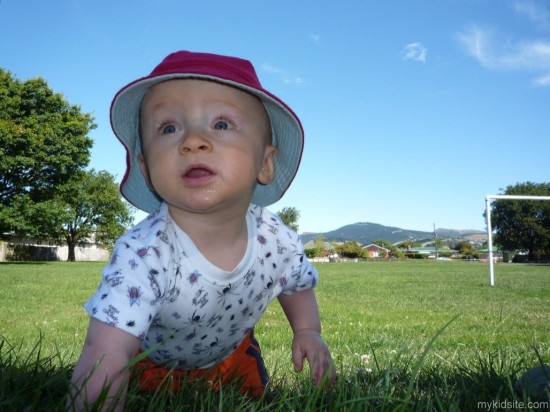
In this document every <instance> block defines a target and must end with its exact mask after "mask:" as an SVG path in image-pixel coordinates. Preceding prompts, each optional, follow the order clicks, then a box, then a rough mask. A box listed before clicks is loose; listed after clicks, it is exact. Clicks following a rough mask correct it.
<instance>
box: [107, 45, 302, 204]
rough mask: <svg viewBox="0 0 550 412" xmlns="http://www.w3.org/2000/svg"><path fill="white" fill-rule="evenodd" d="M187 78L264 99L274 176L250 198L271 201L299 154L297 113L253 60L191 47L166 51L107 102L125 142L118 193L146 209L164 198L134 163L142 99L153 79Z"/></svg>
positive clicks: (294, 169)
mask: <svg viewBox="0 0 550 412" xmlns="http://www.w3.org/2000/svg"><path fill="white" fill-rule="evenodd" d="M188 78H192V79H204V80H211V81H215V82H219V83H222V84H225V85H229V86H233V87H236V88H239V89H241V90H244V91H245V92H248V93H251V94H253V95H255V96H257V97H258V98H259V99H260V101H261V102H262V103H263V105H264V107H265V110H266V111H267V113H268V115H269V119H270V121H271V135H272V144H273V145H274V146H276V147H277V154H276V156H275V162H274V163H275V177H274V179H273V181H272V182H271V183H269V184H267V185H262V184H259V183H258V184H257V185H256V189H255V191H254V195H253V197H252V203H254V204H257V205H259V206H268V205H270V204H273V203H275V202H276V201H277V200H279V199H280V198H281V197H282V196H283V194H284V193H285V192H286V190H287V189H288V187H289V186H290V183H291V182H292V180H294V176H295V175H296V172H297V171H298V166H299V165H300V160H301V158H302V151H303V145H304V131H303V128H302V124H301V123H300V120H299V119H298V116H296V114H295V113H294V112H293V111H292V110H291V109H290V107H288V106H287V105H286V104H285V103H284V102H283V101H282V100H281V99H279V98H278V97H276V96H275V95H273V94H271V93H270V92H268V91H267V90H265V89H264V88H263V87H262V85H261V84H260V81H259V80H258V76H257V75H256V71H255V70H254V66H253V65H252V63H250V62H249V61H248V60H244V59H240V58H237V57H229V56H222V55H217V54H211V53H195V52H190V51H178V52H175V53H172V54H170V55H168V56H167V57H166V58H165V59H164V60H163V61H162V62H161V63H160V64H159V65H158V66H157V67H155V68H154V69H153V71H152V72H151V74H149V75H148V76H145V77H142V78H140V79H137V80H135V81H133V82H131V83H129V84H128V85H126V86H124V87H123V88H122V89H121V90H120V91H119V92H118V93H117V94H116V95H115V97H114V99H113V102H112V103H111V127H112V129H113V131H114V133H115V135H116V136H117V137H118V139H119V140H120V141H121V142H122V144H123V145H124V147H125V148H126V173H125V175H124V178H123V179H122V183H121V184H120V191H121V193H122V195H123V196H124V197H125V198H126V199H127V200H128V201H129V202H130V203H132V204H133V205H134V206H136V207H138V208H139V209H141V210H144V211H146V212H148V213H151V212H154V211H155V210H156V209H158V207H159V206H160V204H161V202H162V199H161V198H159V197H158V195H157V194H156V193H155V192H154V191H153V190H151V189H150V188H149V186H148V185H147V183H146V181H145V178H144V177H143V174H142V173H141V170H140V167H139V164H138V155H139V154H140V153H141V144H140V139H139V115H140V108H141V102H142V101H143V97H144V96H145V94H146V93H147V91H148V90H149V88H151V87H152V86H154V85H155V84H157V83H160V82H163V81H166V80H172V79H188Z"/></svg>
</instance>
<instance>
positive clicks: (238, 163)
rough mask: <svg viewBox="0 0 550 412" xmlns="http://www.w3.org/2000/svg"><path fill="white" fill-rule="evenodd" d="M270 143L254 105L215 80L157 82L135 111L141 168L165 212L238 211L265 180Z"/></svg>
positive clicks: (257, 103)
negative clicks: (138, 121)
mask: <svg viewBox="0 0 550 412" xmlns="http://www.w3.org/2000/svg"><path fill="white" fill-rule="evenodd" d="M270 139H271V131H270V125H269V118H268V116H267V113H266V111H265V109H264V107H263V105H262V103H261V102H260V101H259V100H258V99H257V98H256V97H255V96H253V95H251V94H248V93H246V92H243V91H241V90H239V89H236V88H233V87H229V86H225V85H222V84H219V83H214V82H210V81H205V80H189V79H186V80H170V81H167V82H163V83H160V84H157V85H156V86H154V87H152V88H151V89H150V90H149V91H148V93H147V95H146V96H145V98H144V100H143V103H142V106H141V141H142V149H143V154H142V156H140V164H141V169H142V172H143V173H144V175H145V177H146V179H148V181H149V183H150V185H151V186H152V188H153V189H154V190H155V191H156V192H157V194H158V195H159V196H160V197H162V198H163V199H164V200H165V201H166V202H167V203H168V205H169V207H170V208H171V212H172V215H174V213H177V212H178V211H185V212H195V213H206V212H211V211H218V210H227V208H231V207H240V208H243V207H244V208H245V210H246V208H247V207H248V205H249V203H250V200H251V198H252V195H253V193H254V188H255V187H256V184H257V182H260V183H262V184H268V183H269V182H270V181H271V180H272V178H273V174H274V166H273V160H274V156H275V152H276V149H275V147H273V146H271V144H270Z"/></svg>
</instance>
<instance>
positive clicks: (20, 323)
mask: <svg viewBox="0 0 550 412" xmlns="http://www.w3.org/2000/svg"><path fill="white" fill-rule="evenodd" d="M102 266H103V264H102V263H83V262H82V263H43V264H40V263H28V264H24V263H22V264H15V263H14V264H0V282H1V285H2V286H1V289H0V345H1V346H0V410H14V411H15V410H22V409H25V410H56V409H57V410H62V402H63V398H64V396H65V393H66V390H67V385H68V382H67V379H68V376H69V375H70V371H71V368H72V365H74V362H75V361H76V359H77V357H78V354H79V352H80V349H81V347H82V343H83V340H84V335H85V331H86V326H87V316H86V314H85V313H84V311H83V309H82V307H81V306H82V303H83V302H84V301H85V300H86V299H87V297H88V296H90V295H91V294H92V293H93V291H94V290H95V288H96V286H97V283H98V281H99V279H100V276H101V269H102ZM317 268H318V270H319V273H320V276H321V283H320V284H319V286H318V288H317V297H318V300H319V305H320V310H321V317H322V321H323V327H324V330H323V335H324V338H325V340H326V341H327V343H328V345H329V347H330V348H331V350H332V354H333V357H334V359H335V362H336V364H337V367H338V369H339V379H338V382H337V384H336V386H335V387H334V388H333V389H332V390H328V391H320V390H317V389H315V388H313V387H312V386H311V384H310V383H309V381H308V379H307V373H302V374H295V373H294V372H293V370H292V365H291V362H290V347H289V345H290V340H291V332H290V330H289V328H288V325H287V323H286V320H285V319H284V315H283V314H282V311H281V310H280V308H279V307H278V305H277V304H276V303H274V304H272V305H271V306H270V307H269V308H268V310H267V312H266V314H265V316H264V318H263V320H262V321H261V323H260V324H259V325H258V327H257V330H256V336H257V337H258V339H259V340H260V343H261V344H262V349H263V352H264V356H265V360H266V363H267V366H268V369H269V371H270V373H271V377H272V386H271V389H270V390H269V391H268V392H267V394H266V396H265V398H263V399H261V400H260V401H255V402H253V401H251V400H250V399H247V398H242V397H240V396H239V395H238V394H237V393H236V392H235V391H232V390H231V389H228V390H226V391H222V393H208V394H206V395H205V396H204V397H199V396H198V395H197V393H196V391H194V389H193V388H190V389H189V391H186V392H185V393H181V394H179V395H177V396H167V395H166V394H157V395H155V396H152V397H151V396H148V395H146V394H142V393H139V392H137V391H131V393H130V398H129V400H128V403H127V406H128V408H127V409H128V410H132V409H134V410H151V411H153V410H160V409H164V410H182V411H183V410H220V409H223V410H339V411H340V410H346V411H348V410H349V411H351V410H357V411H360V410H361V411H362V410H365V409H376V410H395V409H401V410H470V409H475V408H483V407H482V406H480V405H486V406H487V405H489V404H488V403H487V404H480V403H479V402H493V403H492V404H490V405H492V406H493V409H495V406H505V407H504V409H506V406H509V405H512V406H514V407H516V406H518V405H523V406H525V408H526V409H528V407H527V406H528V403H527V402H528V401H529V399H528V398H527V396H526V395H525V393H517V392H516V391H515V390H514V383H515V382H516V380H517V379H518V378H519V377H520V375H521V374H522V373H523V372H524V371H525V370H527V369H528V368H530V367H534V366H537V365H540V364H541V363H545V364H549V363H550V306H549V303H550V266H544V265H540V266H537V265H518V264H499V265H496V266H495V279H496V282H495V286H493V287H491V286H489V281H488V268H487V265H484V264H481V263H476V262H448V261H404V262H379V263H378V262H364V263H326V264H318V265H317ZM495 402H497V403H495ZM498 402H501V403H498ZM505 402H510V404H506V403H505ZM513 402H516V403H513ZM520 402H523V403H520ZM533 405H534V406H533ZM540 405H541V404H531V407H532V408H533V409H534V410H535V408H536V407H537V406H540ZM545 405H546V406H548V404H545ZM486 406H485V407H486ZM496 409H498V407H497V408H496ZM508 409H515V408H512V407H508ZM519 409H521V408H519Z"/></svg>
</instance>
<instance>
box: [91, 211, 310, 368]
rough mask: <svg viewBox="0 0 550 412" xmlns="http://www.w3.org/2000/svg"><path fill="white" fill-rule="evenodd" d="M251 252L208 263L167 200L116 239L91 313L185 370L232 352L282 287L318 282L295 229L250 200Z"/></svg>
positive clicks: (160, 359) (291, 290)
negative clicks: (231, 261)
mask: <svg viewBox="0 0 550 412" xmlns="http://www.w3.org/2000/svg"><path fill="white" fill-rule="evenodd" d="M246 222H247V226H248V245H247V249H246V252H245V254H244V256H243V258H242V260H241V261H240V263H239V264H238V265H237V267H236V268H235V269H234V270H233V271H231V272H228V271H225V270H222V269H220V268H218V267H216V266H214V265H213V264H212V263H210V262H209V261H208V260H207V259H206V258H205V257H204V256H203V255H202V254H201V253H200V252H199V250H198V249H197V247H196V246H195V244H194V243H193V241H192V240H191V239H190V238H189V237H188V236H187V235H186V234H185V232H184V231H183V230H182V229H181V228H179V226H177V224H176V223H175V222H174V221H173V220H172V218H171V216H170V214H169V212H168V207H167V205H166V204H165V203H163V204H162V206H161V207H160V209H159V210H158V211H156V212H154V213H152V214H151V215H149V216H148V217H147V218H146V219H145V220H143V221H142V222H140V223H139V224H138V225H137V226H135V227H134V228H133V229H131V230H130V231H129V232H127V233H126V234H125V235H123V236H122V237H121V238H120V239H118V241H117V243H116V245H115V249H114V252H113V256H112V258H111V262H110V263H109V265H108V266H106V267H105V269H104V270H103V278H102V280H101V283H100V285H99V287H98V289H97V291H96V293H95V294H94V295H93V296H92V297H91V298H90V299H89V300H88V301H87V302H86V303H85V305H84V307H85V308H86V310H87V311H88V313H89V314H90V315H91V316H93V317H94V318H96V319H98V320H100V321H102V322H105V323H107V324H109V325H112V326H114V327H117V328H119V329H121V330H124V331H126V332H128V333H130V334H132V335H134V336H136V337H138V338H140V339H141V349H142V350H144V351H145V350H147V349H149V348H154V349H153V352H152V353H151V354H150V355H149V356H150V358H151V359H152V360H153V361H155V362H158V363H160V364H165V365H167V366H168V367H175V368H177V369H182V370H192V369H198V368H200V369H202V368H209V367H211V366H213V365H215V364H217V363H219V362H220V361H222V360H223V359H225V358H226V357H228V356H229V355H230V354H231V353H232V352H233V351H234V350H235V349H236V348H237V347H238V346H239V344H240V343H241V342H242V340H243V338H244V337H245V335H246V334H247V333H248V332H250V331H251V329H252V328H253V327H254V325H255V324H256V323H257V322H258V320H259V319H260V317H261V315H262V314H263V312H264V311H265V309H266V307H267V305H268V304H269V302H271V301H272V300H273V299H275V298H276V297H277V296H278V295H279V294H281V293H284V294H288V295H290V294H293V293H296V292H298V291H302V290H306V289H310V288H313V287H315V285H316V284H317V281H318V274H317V271H316V270H315V268H314V267H313V266H312V265H311V263H309V261H308V260H307V258H306V257H305V255H304V251H303V245H302V243H301V241H300V239H299V237H298V235H297V234H296V233H295V232H293V231H292V230H290V229H289V228H288V227H286V226H285V225H284V224H283V223H282V222H281V220H280V219H279V217H278V216H276V215H274V214H272V213H270V212H269V211H268V210H267V209H265V208H262V207H260V206H256V205H251V206H250V208H249V210H248V213H247V216H246Z"/></svg>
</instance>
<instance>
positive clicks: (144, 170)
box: [138, 153, 154, 191]
mask: <svg viewBox="0 0 550 412" xmlns="http://www.w3.org/2000/svg"><path fill="white" fill-rule="evenodd" d="M138 161H139V168H140V169H141V174H143V177H144V178H145V182H146V183H147V186H149V189H151V190H153V191H154V189H153V185H152V183H151V179H150V178H149V168H148V167H147V162H146V161H145V157H144V156H143V153H140V154H139V155H138Z"/></svg>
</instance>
